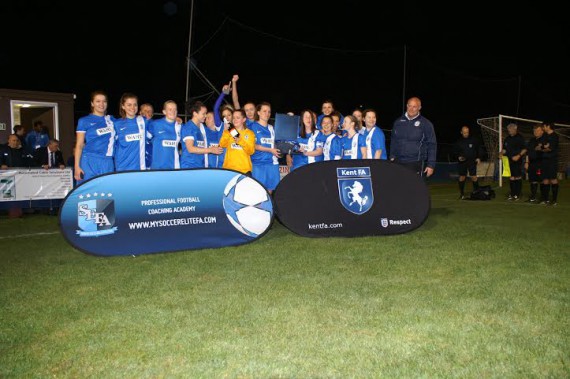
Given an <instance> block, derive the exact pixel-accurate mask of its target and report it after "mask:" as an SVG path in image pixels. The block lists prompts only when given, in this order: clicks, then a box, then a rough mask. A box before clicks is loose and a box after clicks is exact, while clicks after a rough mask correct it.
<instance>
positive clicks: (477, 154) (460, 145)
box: [453, 126, 481, 200]
mask: <svg viewBox="0 0 570 379" xmlns="http://www.w3.org/2000/svg"><path fill="white" fill-rule="evenodd" d="M453 156H454V157H455V158H456V159H457V173H458V175H459V179H458V183H459V199H461V200H464V199H465V181H466V179H467V175H469V177H470V178H471V183H472V184H473V190H476V189H477V188H479V183H478V181H477V179H478V178H477V165H478V164H479V163H480V162H481V146H480V144H479V141H477V140H476V139H475V138H474V137H472V136H471V135H470V134H469V127H468V126H463V127H462V128H461V138H459V140H457V142H455V144H454V145H453Z"/></svg>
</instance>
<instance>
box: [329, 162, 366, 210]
mask: <svg viewBox="0 0 570 379" xmlns="http://www.w3.org/2000/svg"><path fill="white" fill-rule="evenodd" d="M336 175H337V178H338V194H339V199H340V203H341V204H342V206H343V207H344V208H346V209H347V210H348V211H349V212H352V213H354V214H357V215H361V214H364V213H366V212H368V211H369V210H370V208H371V207H372V204H373V203H374V194H373V192H372V177H371V175H370V167H342V168H337V169H336Z"/></svg>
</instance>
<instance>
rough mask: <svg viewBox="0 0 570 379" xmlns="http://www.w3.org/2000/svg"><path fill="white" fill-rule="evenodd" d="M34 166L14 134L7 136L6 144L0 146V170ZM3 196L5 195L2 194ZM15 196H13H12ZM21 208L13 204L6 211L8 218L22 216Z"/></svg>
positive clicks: (31, 158)
mask: <svg viewBox="0 0 570 379" xmlns="http://www.w3.org/2000/svg"><path fill="white" fill-rule="evenodd" d="M33 165H34V160H33V157H32V156H31V155H30V154H28V152H27V151H26V150H25V149H24V148H22V144H21V143H20V139H19V138H18V136H17V135H16V134H10V135H9V136H8V143H7V144H5V145H0V169H2V170H7V169H8V168H9V167H30V166H33ZM4 195H5V196H6V195H7V193H5V194H4ZM12 195H13V196H15V195H14V194H12ZM23 213H24V212H23V211H22V208H21V207H20V206H18V205H16V204H15V203H14V204H12V205H11V206H10V208H9V209H8V217H9V218H19V217H22V215H23Z"/></svg>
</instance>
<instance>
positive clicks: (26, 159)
mask: <svg viewBox="0 0 570 379" xmlns="http://www.w3.org/2000/svg"><path fill="white" fill-rule="evenodd" d="M32 166H35V163H34V158H33V156H32V155H31V154H29V153H28V152H27V151H26V150H24V148H22V145H21V144H20V139H19V138H18V136H17V135H16V134H10V135H9V136H8V143H7V144H5V145H2V146H0V168H1V169H2V170H6V169H8V168H9V167H32Z"/></svg>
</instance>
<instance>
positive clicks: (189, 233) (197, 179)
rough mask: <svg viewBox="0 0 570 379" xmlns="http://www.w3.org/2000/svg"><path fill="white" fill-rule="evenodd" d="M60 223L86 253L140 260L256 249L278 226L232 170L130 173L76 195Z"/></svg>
mask: <svg viewBox="0 0 570 379" xmlns="http://www.w3.org/2000/svg"><path fill="white" fill-rule="evenodd" d="M59 218H60V228H61V232H62V234H63V236H64V237H65V238H66V240H67V241H68V242H69V243H70V244H71V245H73V246H74V247H76V248H77V249H79V250H81V251H83V252H85V253H88V254H93V255H100V256H114V255H139V254H150V253H161V252H169V251H180V250H193V249H205V248H218V247H225V246H235V245H241V244H245V243H248V242H252V241H254V240H256V239H258V238H260V237H261V236H262V235H263V234H265V233H266V232H267V230H269V228H270V226H271V224H272V223H273V202H272V199H271V196H270V194H269V193H268V192H267V190H266V189H265V187H263V186H262V185H261V183H259V182H258V181H256V180H255V179H252V178H251V177H249V176H246V175H243V174H241V173H239V172H237V171H233V170H225V169H193V170H172V171H128V172H118V173H113V174H106V175H102V176H99V177H95V178H93V179H91V180H88V181H86V182H85V183H83V184H81V185H80V186H78V187H77V188H75V189H74V190H73V191H71V192H70V193H69V194H68V195H67V197H66V198H65V200H64V202H63V204H62V206H61V211H60V214H59Z"/></svg>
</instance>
